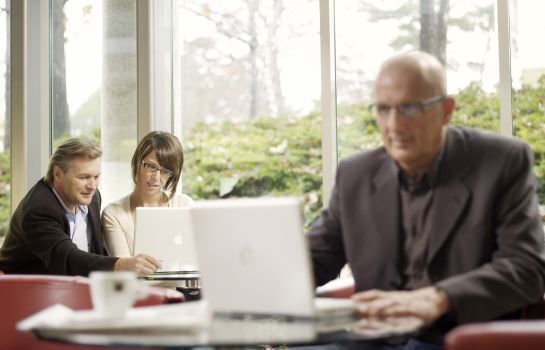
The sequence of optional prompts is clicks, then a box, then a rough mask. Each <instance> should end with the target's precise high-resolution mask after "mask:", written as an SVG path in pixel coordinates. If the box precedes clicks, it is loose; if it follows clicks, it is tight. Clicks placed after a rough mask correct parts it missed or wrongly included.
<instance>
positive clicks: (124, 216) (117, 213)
mask: <svg viewBox="0 0 545 350" xmlns="http://www.w3.org/2000/svg"><path fill="white" fill-rule="evenodd" d="M168 205H169V207H191V206H193V200H192V199H191V197H189V196H188V195H185V194H176V195H175V196H174V197H173V198H172V199H171V200H170V201H169V204H168ZM102 229H103V231H104V239H105V241H106V249H108V253H109V254H110V255H111V256H118V257H126V256H132V255H133V242H134V219H133V217H132V214H131V195H130V194H129V195H127V196H126V197H123V198H121V199H120V200H118V201H115V202H112V203H110V204H108V205H107V206H106V208H104V210H103V211H102Z"/></svg>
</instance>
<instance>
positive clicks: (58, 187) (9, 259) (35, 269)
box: [0, 139, 160, 276]
mask: <svg viewBox="0 0 545 350" xmlns="http://www.w3.org/2000/svg"><path fill="white" fill-rule="evenodd" d="M101 156H102V149H101V147H100V145H99V144H98V143H97V142H95V141H90V140H82V139H69V140H67V141H65V142H63V143H62V144H61V145H60V146H59V147H58V148H57V149H56V150H55V153H54V154H53V156H52V157H51V159H50V162H49V167H48V170H47V174H46V176H45V177H44V178H43V179H41V180H39V181H38V182H37V183H36V184H35V185H34V186H33V187H32V188H31V189H30V191H29V192H28V193H27V195H26V196H25V197H24V198H23V200H22V201H21V203H19V205H18V207H17V209H16V210H15V212H14V213H13V216H12V218H11V222H10V226H9V232H8V234H7V235H6V238H5V240H4V243H3V245H2V247H1V248H0V271H3V272H4V273H18V274H54V275H82V276H87V275H88V274H89V273H90V272H91V271H95V270H114V271H123V270H124V271H134V272H136V273H137V274H138V275H148V274H151V273H153V272H154V271H155V270H157V269H158V268H159V267H160V262H159V261H157V260H156V259H155V258H153V257H150V256H148V255H145V254H140V255H137V256H134V257H130V258H117V257H110V256H108V252H107V251H106V248H105V245H104V236H103V234H102V228H101V226H102V225H101V223H100V202H101V197H100V192H99V191H98V182H99V178H100V173H101Z"/></svg>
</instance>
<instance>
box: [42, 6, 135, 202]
mask: <svg viewBox="0 0 545 350" xmlns="http://www.w3.org/2000/svg"><path fill="white" fill-rule="evenodd" d="M51 34H52V35H51V41H52V42H51V46H52V48H53V50H51V52H52V55H51V65H52V68H51V71H52V77H51V79H52V91H51V108H52V140H53V148H55V146H56V145H58V144H59V143H60V142H61V141H62V140H64V139H66V138H69V137H76V136H81V137H87V138H94V139H96V140H97V141H100V142H101V143H102V147H103V149H104V156H103V162H102V179H101V191H102V195H103V203H104V204H107V203H108V202H110V201H112V200H115V199H118V198H119V197H121V196H123V195H125V194H126V193H128V192H130V191H131V190H132V180H131V176H130V160H131V157H132V153H133V151H134V149H135V147H136V131H137V129H136V126H137V123H136V115H137V113H136V111H137V110H136V105H137V104H136V91H137V90H136V1H135V0H116V1H109V0H106V1H94V0H69V1H65V0H52V1H51Z"/></svg>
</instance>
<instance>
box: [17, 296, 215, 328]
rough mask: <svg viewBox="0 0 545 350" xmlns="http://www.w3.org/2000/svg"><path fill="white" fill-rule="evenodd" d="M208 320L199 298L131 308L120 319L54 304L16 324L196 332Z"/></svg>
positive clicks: (205, 324)
mask: <svg viewBox="0 0 545 350" xmlns="http://www.w3.org/2000/svg"><path fill="white" fill-rule="evenodd" d="M208 322H209V317H208V311H207V307H206V304H205V303H204V302H202V301H196V302H187V303H181V304H170V305H158V306H147V307H138V308H133V309H131V310H129V311H128V312H127V314H126V315H125V317H122V318H102V317H99V316H98V315H97V314H96V313H95V312H94V311H92V310H87V311H74V310H72V309H70V308H68V307H66V306H64V305H60V304H57V305H53V306H51V307H49V308H47V309H44V310H42V311H40V312H38V313H36V314H34V315H32V316H30V317H28V318H26V319H24V320H22V321H20V322H19V323H17V329H18V330H19V331H31V330H33V329H50V330H59V331H61V330H66V331H83V332H101V333H116V332H121V331H123V332H127V331H138V332H143V333H146V332H150V333H151V332H153V333H155V332H157V331H161V332H164V331H176V332H180V331H184V332H187V331H199V330H202V329H204V328H205V327H206V326H207V324H208Z"/></svg>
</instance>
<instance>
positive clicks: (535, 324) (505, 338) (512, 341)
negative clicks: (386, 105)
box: [445, 320, 545, 350]
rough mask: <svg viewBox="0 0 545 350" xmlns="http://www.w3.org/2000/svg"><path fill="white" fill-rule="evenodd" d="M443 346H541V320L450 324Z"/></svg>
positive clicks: (544, 342)
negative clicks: (455, 325)
mask: <svg viewBox="0 0 545 350" xmlns="http://www.w3.org/2000/svg"><path fill="white" fill-rule="evenodd" d="M445 345H446V349H447V350H463V349H471V350H489V349H494V350H515V349H545V321H543V320H535V321H494V322H487V323H476V324H468V325H463V326H459V327H456V328H454V329H453V330H451V331H450V332H449V333H448V334H447V336H446V338H445Z"/></svg>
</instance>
